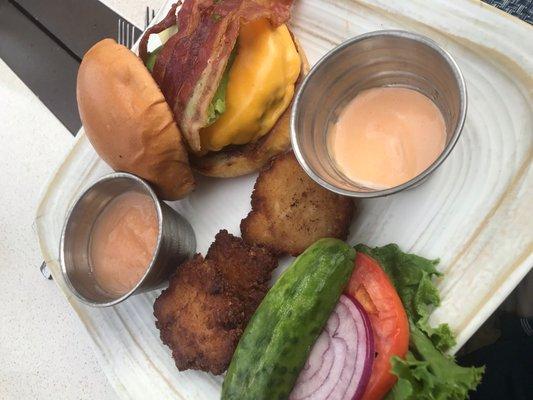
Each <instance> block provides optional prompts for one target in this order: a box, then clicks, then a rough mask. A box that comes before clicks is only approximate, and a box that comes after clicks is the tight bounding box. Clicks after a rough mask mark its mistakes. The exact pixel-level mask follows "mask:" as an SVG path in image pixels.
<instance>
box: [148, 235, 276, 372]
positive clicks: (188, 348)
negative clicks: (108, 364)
mask: <svg viewBox="0 0 533 400" xmlns="http://www.w3.org/2000/svg"><path fill="white" fill-rule="evenodd" d="M276 266H277V259H276V258H275V257H274V256H273V255H272V254H271V253H270V252H269V251H268V250H266V249H264V248H262V247H259V246H255V245H249V244H246V243H244V242H243V240H242V239H241V238H237V237H235V236H233V235H230V234H229V233H228V232H227V231H225V230H222V231H220V232H219V233H218V234H217V235H216V237H215V242H214V243H213V244H212V245H211V247H210V248H209V250H208V252H207V255H206V257H205V258H204V257H202V256H201V255H199V254H197V255H196V256H195V257H194V258H193V259H192V260H190V261H187V262H185V263H184V264H182V265H181V266H179V267H178V269H177V271H176V272H175V274H174V275H173V276H172V277H171V278H170V283H169V287H168V289H166V290H164V291H163V292H162V293H161V295H160V296H159V297H158V298H157V300H156V301H155V304H154V315H155V317H156V326H157V328H158V329H159V330H160V333H161V340H162V341H163V343H165V344H166V345H167V346H168V347H169V348H170V349H171V350H172V356H173V358H174V360H175V363H176V366H177V367H178V369H179V370H186V369H200V370H203V371H208V372H211V373H213V374H215V375H217V374H221V373H222V372H224V371H225V370H226V368H227V366H228V365H229V362H230V361H231V357H232V356H233V352H234V351H235V347H236V346H237V343H238V341H239V338H240V337H241V335H242V333H243V331H244V328H245V327H246V324H247V323H248V320H249V319H250V317H251V316H252V314H253V313H254V311H255V309H256V308H257V306H258V305H259V303H260V302H261V300H262V299H263V297H264V296H265V294H266V292H267V290H268V282H269V280H270V275H271V273H272V271H273V270H274V269H275V268H276Z"/></svg>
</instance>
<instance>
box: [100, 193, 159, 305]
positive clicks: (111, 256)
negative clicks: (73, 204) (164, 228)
mask: <svg viewBox="0 0 533 400" xmlns="http://www.w3.org/2000/svg"><path fill="white" fill-rule="evenodd" d="M157 235H158V220H157V212H156V209H155V206H154V204H153V202H152V200H151V198H150V197H148V196H147V195H144V194H141V193H135V192H131V193H124V194H121V195H120V196H118V197H117V198H115V199H113V200H112V201H111V202H110V203H109V204H108V205H107V206H106V208H105V209H104V210H103V211H102V213H101V214H100V215H99V216H98V218H97V219H96V222H95V224H94V227H93V229H92V232H91V242H90V255H91V266H92V273H93V274H94V278H95V280H96V282H97V283H98V284H99V285H100V287H101V288H102V289H103V290H105V291H106V292H109V293H111V294H115V295H121V294H125V293H127V292H129V291H130V290H131V289H133V287H134V286H135V285H136V284H137V283H138V282H139V280H140V279H141V278H142V276H143V275H144V272H145V271H146V269H147V268H148V266H149V264H150V261H151V260H152V256H153V254H154V250H155V246H156V243H157Z"/></svg>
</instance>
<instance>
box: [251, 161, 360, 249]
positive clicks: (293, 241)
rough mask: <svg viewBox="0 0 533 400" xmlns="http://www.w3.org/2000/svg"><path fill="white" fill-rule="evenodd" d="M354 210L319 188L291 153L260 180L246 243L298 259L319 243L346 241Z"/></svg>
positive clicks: (349, 202)
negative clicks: (320, 240)
mask: <svg viewBox="0 0 533 400" xmlns="http://www.w3.org/2000/svg"><path fill="white" fill-rule="evenodd" d="M353 210H354V204H353V201H352V199H350V198H347V197H344V196H340V195H338V194H335V193H333V192H330V191H329V190H327V189H324V188H323V187H321V186H319V185H318V184H317V183H315V182H314V181H313V180H312V179H311V178H309V176H307V174H306V173H305V172H304V170H303V169H302V168H301V167H300V164H298V161H297V160H296V157H295V156H294V154H293V153H292V151H291V152H288V153H285V154H283V155H280V156H278V157H276V158H275V159H274V160H272V162H271V164H270V166H269V167H268V168H266V169H264V170H263V171H261V173H260V174H259V176H258V178H257V181H256V183H255V186H254V191H253V193H252V211H251V212H250V213H249V214H248V216H247V217H246V218H245V219H243V220H242V221H241V232H242V237H243V239H244V240H245V241H247V242H248V243H254V244H258V245H261V246H265V247H267V248H269V249H270V250H272V251H273V252H275V253H278V254H290V255H293V256H297V255H299V254H300V253H302V252H303V251H304V250H305V249H306V248H307V247H309V246H310V245H311V244H313V243H314V242H315V241H317V240H318V239H320V238H324V237H334V238H339V239H342V240H345V239H346V237H347V236H348V233H349V227H350V222H351V219H352V215H353Z"/></svg>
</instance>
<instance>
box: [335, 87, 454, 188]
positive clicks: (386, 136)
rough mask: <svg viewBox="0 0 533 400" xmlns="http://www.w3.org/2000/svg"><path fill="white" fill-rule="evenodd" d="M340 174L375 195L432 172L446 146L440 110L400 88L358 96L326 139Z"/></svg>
mask: <svg viewBox="0 0 533 400" xmlns="http://www.w3.org/2000/svg"><path fill="white" fill-rule="evenodd" d="M328 136H329V137H328V145H329V151H330V154H331V156H332V158H333V159H334V160H335V162H336V164H337V166H338V168H339V170H340V171H341V172H342V173H343V174H344V175H346V177H348V178H349V179H350V180H352V181H353V182H356V183H359V184H361V185H364V186H366V187H368V188H373V189H386V188H391V187H394V186H398V185H401V184H402V183H405V182H407V181H409V180H410V179H412V178H414V177H415V176H417V175H418V174H420V173H421V172H423V171H424V170H425V169H426V168H427V167H429V166H430V165H431V164H432V163H433V162H434V161H435V160H436V159H437V158H438V157H439V155H440V154H441V153H442V151H443V149H444V146H445V144H446V124H445V123H444V118H443V116H442V114H441V112H440V110H439V108H438V107H437V106H436V105H435V104H434V103H433V102H432V101H431V100H430V99H429V98H427V97H426V96H424V95H423V94H421V93H419V92H417V91H415V90H412V89H406V88H401V87H382V88H374V89H368V90H364V91H362V92H360V93H359V94H358V95H357V96H356V97H355V98H354V99H353V100H351V101H350V102H349V103H348V104H347V105H346V107H345V108H344V109H343V110H342V111H341V113H340V115H339V118H338V120H337V121H336V123H335V124H334V125H333V126H332V127H331V129H330V132H329V135H328Z"/></svg>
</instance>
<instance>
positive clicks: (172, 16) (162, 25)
mask: <svg viewBox="0 0 533 400" xmlns="http://www.w3.org/2000/svg"><path fill="white" fill-rule="evenodd" d="M179 5H181V1H178V2H177V3H175V4H172V7H170V10H169V12H168V14H167V15H166V17H165V18H163V19H162V20H161V21H160V22H158V23H157V24H155V25H154V26H151V27H150V28H148V29H147V30H146V32H144V35H143V37H142V38H141V41H140V42H139V57H141V60H143V62H144V61H146V57H147V56H148V50H147V47H148V39H150V35H152V34H154V33H160V32H163V31H164V30H165V29H167V28H170V27H171V26H172V25H176V9H177V8H178V6H179Z"/></svg>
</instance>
